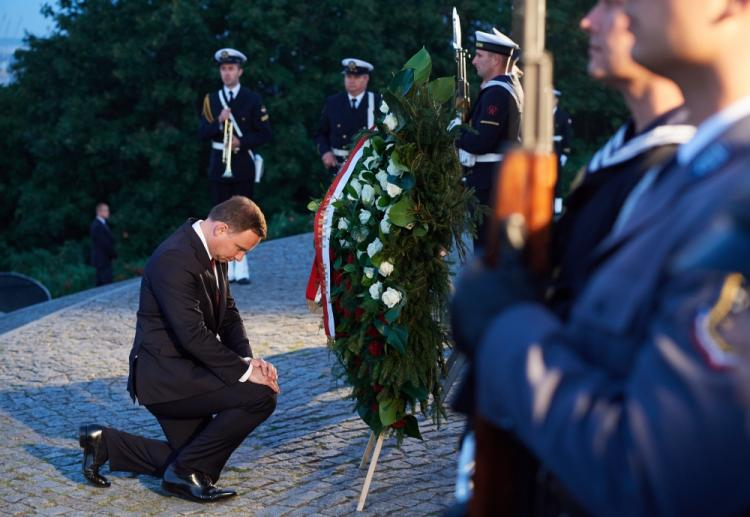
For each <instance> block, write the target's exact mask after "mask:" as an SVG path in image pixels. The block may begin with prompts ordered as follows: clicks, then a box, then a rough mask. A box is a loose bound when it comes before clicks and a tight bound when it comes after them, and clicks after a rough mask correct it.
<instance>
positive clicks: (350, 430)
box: [0, 234, 463, 516]
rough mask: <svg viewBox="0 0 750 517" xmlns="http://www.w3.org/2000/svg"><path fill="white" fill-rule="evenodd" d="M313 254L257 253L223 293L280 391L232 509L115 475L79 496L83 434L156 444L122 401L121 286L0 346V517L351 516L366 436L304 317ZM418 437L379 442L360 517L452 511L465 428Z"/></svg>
mask: <svg viewBox="0 0 750 517" xmlns="http://www.w3.org/2000/svg"><path fill="white" fill-rule="evenodd" d="M311 241H312V237H311V235H310V234H307V235H301V236H295V237H289V238H286V239H280V240H276V241H271V242H268V243H264V244H262V245H261V246H259V247H258V249H257V250H255V251H254V252H253V253H252V254H251V255H250V267H251V271H252V274H253V275H254V276H253V283H252V284H251V285H249V286H236V285H235V284H233V287H232V290H233V294H234V295H235V298H236V299H237V304H238V306H239V308H240V311H241V312H242V316H243V318H244V320H245V326H246V328H247V332H248V334H249V336H250V342H251V344H252V345H253V349H254V352H255V355H256V356H258V355H260V356H263V357H265V358H268V359H270V360H271V361H273V363H274V364H275V365H276V366H277V368H278V370H279V375H280V379H281V386H282V390H283V391H282V394H281V395H280V396H279V402H278V406H277V409H276V412H275V413H274V415H273V416H272V417H271V418H270V419H269V420H268V421H266V422H265V423H264V424H262V425H261V426H260V427H259V428H258V429H257V430H256V431H255V432H254V433H253V434H251V435H250V436H249V437H248V438H247V440H245V442H244V443H243V444H242V446H241V447H240V448H239V449H238V450H237V451H236V452H235V453H234V455H233V456H232V457H231V459H230V461H229V463H228V465H227V468H226V469H225V470H224V473H223V475H222V479H221V485H223V486H227V487H232V488H235V489H237V491H238V492H239V494H240V496H239V497H236V498H233V499H231V500H229V501H227V502H224V503H219V504H217V505H211V506H204V505H200V504H196V503H191V502H188V501H183V500H180V499H177V498H174V497H169V496H167V495H166V494H165V493H164V492H162V490H161V488H160V487H159V480H158V479H156V478H151V477H149V476H131V475H127V474H123V473H114V474H112V475H111V476H110V479H111V480H112V486H111V487H110V488H105V489H101V488H95V487H93V486H90V485H87V484H85V483H84V479H83V476H82V475H81V473H80V460H81V450H80V448H79V447H78V441H77V429H78V425H79V423H82V422H98V423H102V424H105V425H109V426H113V427H117V428H120V429H125V430H128V431H130V432H134V433H138V434H143V435H147V436H152V437H157V438H162V435H161V430H160V428H159V426H158V424H157V422H156V420H155V419H154V418H153V417H152V416H151V415H150V414H149V413H148V412H147V411H146V410H145V409H144V408H141V407H140V406H137V405H134V404H132V403H131V401H130V398H129V397H128V394H127V392H126V389H125V388H126V378H127V357H128V352H129V351H130V346H131V343H132V340H133V335H134V331H135V312H136V308H137V305H138V287H139V281H138V280H129V281H126V282H121V283H119V284H115V285H114V286H112V287H111V288H110V289H107V290H98V291H95V292H93V293H92V294H91V296H90V297H82V298H80V299H77V300H76V303H72V304H70V303H69V304H67V306H65V307H64V308H62V309H60V310H57V311H56V312H53V313H51V314H47V315H44V316H41V317H40V318H39V319H36V320H34V321H31V322H28V323H26V324H24V325H22V326H18V327H17V328H14V329H13V330H10V331H7V332H5V333H3V334H0V436H1V437H2V446H0V513H2V514H6V513H7V514H11V515H27V514H40V515H58V514H71V515H72V514H98V515H157V514H164V515H186V514H207V515H222V514H229V513H240V514H243V515H258V516H278V515H352V514H356V512H355V509H356V504H357V498H358V496H359V491H360V489H361V486H362V482H363V480H364V475H365V471H364V470H359V468H358V465H359V461H360V458H361V456H362V452H363V451H364V448H365V445H366V443H367V438H368V430H367V429H366V427H365V426H364V424H363V423H362V422H361V421H360V420H359V418H358V417H356V416H355V414H354V413H353V405H352V402H351V401H350V400H348V399H346V398H345V397H346V394H347V389H346V388H345V387H344V386H342V385H340V384H339V383H337V381H336V380H335V378H334V376H333V374H332V367H333V366H334V359H333V357H332V356H331V355H330V354H329V353H328V351H327V349H326V347H325V335H324V333H323V332H322V331H321V330H320V329H319V318H318V316H314V315H311V314H309V313H308V312H307V308H306V305H305V300H304V288H305V285H306V280H307V273H308V271H309V265H310V248H311ZM40 314H43V311H42V312H41V313H40ZM13 326H15V325H13ZM0 329H2V318H0ZM0 331H2V330H0ZM420 425H421V428H422V432H423V435H424V437H425V440H424V441H423V442H419V441H416V440H408V441H405V442H404V444H403V446H402V448H401V449H397V448H396V446H395V440H391V441H386V444H385V446H384V448H383V453H382V454H381V457H380V461H379V463H378V468H377V471H376V473H375V478H374V480H373V483H372V486H371V489H370V495H369V497H368V500H367V506H366V507H365V512H364V513H363V515H391V514H397V513H398V514H403V515H439V514H440V513H441V512H442V511H443V510H444V508H445V507H446V505H447V504H448V503H449V502H450V500H451V495H452V488H453V479H454V472H455V455H456V443H457V440H458V436H459V434H460V431H461V429H462V426H463V421H462V419H461V418H459V417H458V416H456V415H452V414H449V420H448V422H447V423H444V424H443V425H442V426H441V428H440V429H436V428H435V426H434V425H432V423H431V421H430V420H429V419H427V420H426V421H425V420H422V421H421V424H420ZM104 472H105V474H106V473H107V472H108V471H107V470H106V469H105V470H104Z"/></svg>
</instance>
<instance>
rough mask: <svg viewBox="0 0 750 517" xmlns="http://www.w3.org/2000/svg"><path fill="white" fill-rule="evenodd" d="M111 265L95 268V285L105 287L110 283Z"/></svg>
mask: <svg viewBox="0 0 750 517" xmlns="http://www.w3.org/2000/svg"><path fill="white" fill-rule="evenodd" d="M112 278H113V277H112V264H107V265H106V266H101V267H97V268H96V285H97V287H98V286H100V285H107V284H111V283H112Z"/></svg>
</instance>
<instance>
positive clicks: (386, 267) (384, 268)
mask: <svg viewBox="0 0 750 517" xmlns="http://www.w3.org/2000/svg"><path fill="white" fill-rule="evenodd" d="M378 271H380V274H381V275H383V276H388V275H390V274H391V273H393V264H391V263H390V262H388V261H387V260H384V261H383V262H381V263H380V267H379V268H378Z"/></svg>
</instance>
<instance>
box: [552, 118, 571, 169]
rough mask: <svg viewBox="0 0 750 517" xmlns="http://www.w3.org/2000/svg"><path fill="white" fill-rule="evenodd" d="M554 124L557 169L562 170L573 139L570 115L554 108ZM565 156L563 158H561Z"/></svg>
mask: <svg viewBox="0 0 750 517" xmlns="http://www.w3.org/2000/svg"><path fill="white" fill-rule="evenodd" d="M553 120H554V124H555V136H554V143H555V153H556V154H557V161H558V169H559V170H562V168H563V167H564V166H565V162H566V161H567V159H568V158H567V157H568V156H569V155H570V141H571V139H572V138H573V119H572V118H571V117H570V113H568V112H567V111H565V110H564V109H562V108H561V107H559V106H558V107H557V108H555V113H554V115H553ZM563 156H565V158H563Z"/></svg>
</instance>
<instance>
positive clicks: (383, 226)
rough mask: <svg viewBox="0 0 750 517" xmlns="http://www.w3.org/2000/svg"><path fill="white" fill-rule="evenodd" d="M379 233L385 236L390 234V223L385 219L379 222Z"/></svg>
mask: <svg viewBox="0 0 750 517" xmlns="http://www.w3.org/2000/svg"><path fill="white" fill-rule="evenodd" d="M380 231H381V232H383V233H384V234H386V235H387V234H389V233H391V223H389V222H388V220H387V219H383V220H382V221H380Z"/></svg>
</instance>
